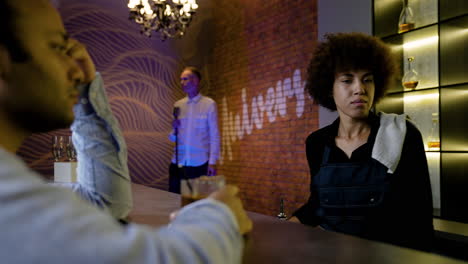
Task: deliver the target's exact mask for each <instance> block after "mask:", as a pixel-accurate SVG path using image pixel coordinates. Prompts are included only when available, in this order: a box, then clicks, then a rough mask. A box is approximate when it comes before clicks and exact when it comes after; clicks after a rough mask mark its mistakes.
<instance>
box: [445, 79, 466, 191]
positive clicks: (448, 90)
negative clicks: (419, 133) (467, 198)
mask: <svg viewBox="0 0 468 264" xmlns="http://www.w3.org/2000/svg"><path fill="white" fill-rule="evenodd" d="M440 101H441V109H440V125H441V145H442V151H468V122H467V120H468V84H465V85H460V86H451V87H445V88H442V89H441V93H440ZM467 187H468V186H467Z"/></svg>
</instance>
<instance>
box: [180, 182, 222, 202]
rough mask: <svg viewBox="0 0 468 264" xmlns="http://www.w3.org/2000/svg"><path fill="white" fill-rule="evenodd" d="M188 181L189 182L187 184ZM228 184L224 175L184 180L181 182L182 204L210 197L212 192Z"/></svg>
mask: <svg viewBox="0 0 468 264" xmlns="http://www.w3.org/2000/svg"><path fill="white" fill-rule="evenodd" d="M187 181H188V183H189V184H187ZM225 185H226V180H225V179H224V176H221V175H218V176H210V177H208V176H201V177H200V178H195V179H189V180H182V181H181V183H180V193H181V198H182V200H181V205H182V206H185V205H187V204H189V203H192V202H195V201H198V200H200V199H203V198H206V197H208V195H210V194H211V193H212V192H215V191H217V190H219V189H220V188H222V187H224V186H225Z"/></svg>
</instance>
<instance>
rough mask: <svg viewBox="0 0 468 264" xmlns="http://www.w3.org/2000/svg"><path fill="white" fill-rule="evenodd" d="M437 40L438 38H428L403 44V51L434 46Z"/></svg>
mask: <svg viewBox="0 0 468 264" xmlns="http://www.w3.org/2000/svg"><path fill="white" fill-rule="evenodd" d="M438 40H439V36H432V37H428V38H423V39H419V40H415V41H411V42H407V43H405V44H403V48H404V49H412V48H420V47H421V46H426V45H430V44H435V43H437V41H438Z"/></svg>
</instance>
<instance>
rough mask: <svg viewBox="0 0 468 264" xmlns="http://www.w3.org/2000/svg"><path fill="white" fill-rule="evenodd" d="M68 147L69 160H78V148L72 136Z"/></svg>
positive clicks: (69, 138)
mask: <svg viewBox="0 0 468 264" xmlns="http://www.w3.org/2000/svg"><path fill="white" fill-rule="evenodd" d="M66 149H67V158H68V161H76V150H75V146H74V145H73V141H72V137H71V136H69V137H68V141H67V145H66Z"/></svg>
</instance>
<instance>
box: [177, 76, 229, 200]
mask: <svg viewBox="0 0 468 264" xmlns="http://www.w3.org/2000/svg"><path fill="white" fill-rule="evenodd" d="M201 78H202V77H201V73H200V71H199V70H198V69H197V68H195V67H186V68H185V69H184V70H183V71H182V73H181V75H180V84H181V86H182V90H183V91H184V92H185V93H186V94H187V96H186V97H184V98H182V99H181V100H179V101H177V102H175V104H174V121H173V122H172V127H173V131H172V133H171V134H170V135H169V139H170V140H171V141H173V142H177V144H176V145H177V146H176V150H175V153H174V156H173V158H172V162H171V165H170V166H169V191H170V192H175V193H180V180H181V179H183V178H190V179H193V178H197V177H200V176H202V175H208V176H213V175H216V161H217V160H218V157H219V148H220V140H219V129H218V113H217V109H216V103H215V101H214V100H213V99H211V98H209V97H206V96H204V95H202V94H201V93H200V81H201Z"/></svg>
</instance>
